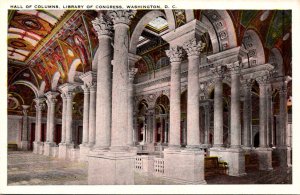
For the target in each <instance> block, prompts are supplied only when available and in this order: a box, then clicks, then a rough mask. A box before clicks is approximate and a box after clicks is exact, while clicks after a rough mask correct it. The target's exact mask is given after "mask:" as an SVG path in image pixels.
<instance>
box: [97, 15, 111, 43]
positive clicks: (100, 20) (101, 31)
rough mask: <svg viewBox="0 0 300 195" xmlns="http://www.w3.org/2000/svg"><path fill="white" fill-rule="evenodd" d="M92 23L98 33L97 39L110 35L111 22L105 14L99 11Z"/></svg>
mask: <svg viewBox="0 0 300 195" xmlns="http://www.w3.org/2000/svg"><path fill="white" fill-rule="evenodd" d="M92 24H93V27H94V29H95V30H96V32H97V34H98V39H100V38H101V37H102V36H108V37H110V38H111V37H112V35H113V32H112V30H113V24H112V21H111V20H110V18H109V17H108V16H107V15H105V14H103V13H101V14H100V16H98V17H96V18H95V20H92Z"/></svg>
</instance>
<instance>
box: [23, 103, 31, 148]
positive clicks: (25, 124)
mask: <svg viewBox="0 0 300 195" xmlns="http://www.w3.org/2000/svg"><path fill="white" fill-rule="evenodd" d="M29 108H30V106H29V105H22V112H23V117H22V122H23V123H22V137H21V149H22V150H28V148H29V143H28V134H29V131H28V109H29Z"/></svg>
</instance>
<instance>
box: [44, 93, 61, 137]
mask: <svg viewBox="0 0 300 195" xmlns="http://www.w3.org/2000/svg"><path fill="white" fill-rule="evenodd" d="M57 95H58V93H57V92H51V91H50V92H47V93H46V94H45V96H46V97H47V100H48V103H49V106H50V107H48V109H50V112H49V116H48V117H49V129H47V132H49V133H48V136H49V139H48V138H47V141H48V142H50V143H54V133H55V127H56V124H55V104H56V102H57V99H56V96H57Z"/></svg>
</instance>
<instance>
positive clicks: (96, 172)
mask: <svg viewBox="0 0 300 195" xmlns="http://www.w3.org/2000/svg"><path fill="white" fill-rule="evenodd" d="M135 156H136V153H135V152H129V151H119V152H116V151H111V150H109V151H102V152H100V151H97V152H94V151H91V152H90V153H89V155H88V162H89V166H88V184H92V185H93V184H94V185H97V184H98V185H103V184H105V185H113V184H117V185H133V184H134V161H135Z"/></svg>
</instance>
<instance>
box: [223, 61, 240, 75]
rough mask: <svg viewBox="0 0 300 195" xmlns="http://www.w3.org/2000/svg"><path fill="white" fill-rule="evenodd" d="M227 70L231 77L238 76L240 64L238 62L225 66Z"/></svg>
mask: <svg viewBox="0 0 300 195" xmlns="http://www.w3.org/2000/svg"><path fill="white" fill-rule="evenodd" d="M227 68H228V70H229V71H230V73H231V75H235V74H240V73H241V69H242V64H241V63H240V62H239V61H236V62H233V63H230V64H227Z"/></svg>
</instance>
